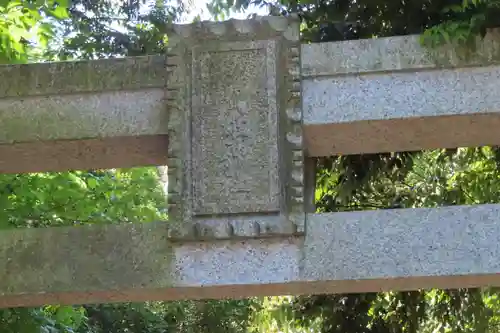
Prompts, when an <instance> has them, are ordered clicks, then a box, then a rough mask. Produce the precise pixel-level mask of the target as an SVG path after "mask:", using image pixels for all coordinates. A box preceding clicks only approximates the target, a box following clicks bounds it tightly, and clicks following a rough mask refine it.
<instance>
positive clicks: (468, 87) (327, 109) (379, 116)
mask: <svg viewBox="0 0 500 333" xmlns="http://www.w3.org/2000/svg"><path fill="white" fill-rule="evenodd" d="M499 82H500V67H499V66H494V67H472V68H461V69H446V70H440V71H421V72H394V73H390V74H389V73H380V74H373V75H353V76H343V77H341V76H338V77H322V78H314V79H309V80H305V81H303V83H302V86H303V98H304V123H305V124H308V125H309V124H310V125H313V124H327V123H344V122H354V121H362V120H388V119H401V118H412V117H431V116H447V115H471V114H482V113H490V112H499V111H500V109H499V106H500V84H499Z"/></svg>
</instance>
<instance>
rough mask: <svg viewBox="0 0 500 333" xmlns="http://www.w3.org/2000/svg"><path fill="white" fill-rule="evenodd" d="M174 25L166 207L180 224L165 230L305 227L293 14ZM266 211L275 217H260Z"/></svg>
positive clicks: (255, 232) (242, 231)
mask: <svg viewBox="0 0 500 333" xmlns="http://www.w3.org/2000/svg"><path fill="white" fill-rule="evenodd" d="M172 30H173V31H172V33H170V34H169V38H170V37H171V39H170V44H169V47H170V49H169V51H168V53H167V71H168V73H169V75H168V76H167V108H168V109H169V111H170V115H169V126H168V128H169V132H168V135H169V152H168V153H169V154H168V159H169V162H170V163H169V168H168V174H169V183H168V192H169V204H168V208H169V217H171V219H173V220H174V221H175V223H176V224H177V226H176V229H178V230H173V232H172V238H180V239H186V238H192V239H193V238H194V239H197V238H198V237H199V236H200V234H201V235H202V236H203V237H205V238H210V237H215V238H221V237H222V238H230V237H232V236H239V237H244V236H247V237H255V236H260V235H262V234H267V233H270V232H272V233H283V234H286V235H290V234H294V233H296V231H298V230H300V231H302V230H303V225H304V220H305V214H304V210H303V202H304V189H303V178H304V177H303V161H304V155H303V146H302V142H303V141H302V108H301V89H300V79H301V76H300V41H299V22H298V20H297V19H296V18H295V17H262V18H257V19H254V20H244V21H242V20H229V21H226V22H201V23H193V24H190V25H175V26H173V29H172ZM240 215H243V218H242V217H241V216H240ZM263 215H280V217H281V218H279V219H275V222H274V223H273V225H272V226H271V225H269V224H266V225H260V224H259V223H260V220H261V217H262V216H263ZM245 224H247V225H245ZM280 224H281V225H282V226H280Z"/></svg>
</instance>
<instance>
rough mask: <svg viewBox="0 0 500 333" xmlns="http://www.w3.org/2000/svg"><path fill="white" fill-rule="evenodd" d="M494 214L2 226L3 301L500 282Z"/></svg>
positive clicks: (465, 209)
mask: <svg viewBox="0 0 500 333" xmlns="http://www.w3.org/2000/svg"><path fill="white" fill-rule="evenodd" d="M498 216H500V205H477V206H455V207H443V208H437V209H397V210H379V211H361V212H347V213H326V214H309V216H308V223H307V231H306V234H305V236H298V237H289V238H284V237H275V238H267V239H245V240H239V241H238V240H212V241H206V242H188V243H183V242H172V243H170V242H169V240H168V239H167V236H166V227H167V226H166V225H164V224H161V223H159V224H145V225H139V226H137V225H130V224H127V225H116V226H108V227H99V226H94V227H92V228H86V227H74V228H54V229H42V230H40V229H38V230H33V229H31V230H30V229H21V230H15V231H6V232H2V233H0V268H1V270H0V278H1V280H0V281H2V282H1V283H0V307H10V306H30V305H31V306H36V305H42V304H48V303H59V304H60V303H62V304H81V303H95V302H110V301H117V302H124V301H146V300H181V299H200V298H227V297H235V298H236V297H250V296H261V295H291V294H293V295H302V294H323V293H358V292H378V291H384V290H394V291H398V290H417V289H422V288H468V287H481V286H500V274H499V273H500V263H499V262H498V260H497V258H498V257H499V256H500V242H498V239H499V238H500V224H499V223H498ZM267 218H268V217H261V219H262V221H265V220H266V219H267ZM34 272H36V273H37V274H34Z"/></svg>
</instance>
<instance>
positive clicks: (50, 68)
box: [0, 21, 500, 172]
mask: <svg viewBox="0 0 500 333" xmlns="http://www.w3.org/2000/svg"><path fill="white" fill-rule="evenodd" d="M243 22H245V21H243ZM242 27H243V28H244V24H243V25H242ZM240 28H241V27H240ZM300 58H301V66H300V67H301V69H300V71H301V72H302V74H301V75H302V81H301V85H302V108H303V137H304V146H305V149H306V151H307V152H308V154H309V156H328V155H334V154H357V153H375V152H385V151H402V150H420V149H431V148H439V147H446V148H452V147H459V146H479V145H498V144H500V132H499V131H497V128H498V127H499V125H500V116H499V111H500V110H498V105H500V97H499V96H500V82H499V79H498V78H499V76H500V62H499V60H500V33H499V32H498V31H496V30H494V31H491V32H490V33H489V34H488V35H487V37H486V40H483V41H479V40H478V42H477V47H476V50H475V51H474V52H473V51H466V50H463V49H457V48H454V47H451V46H443V47H440V48H438V49H429V48H425V47H422V46H421V45H420V42H419V37H418V36H400V37H388V38H379V39H371V40H356V41H345V42H335V43H317V44H303V45H302V46H301V57H300ZM166 64H167V62H166V61H165V58H164V57H163V56H147V57H134V58H124V59H108V60H92V61H77V62H60V63H42V64H30V65H2V66H0V76H2V77H9V78H10V79H9V80H4V81H3V82H2V83H0V151H1V152H2V153H1V154H0V172H30V171H63V170H67V169H86V168H89V167H92V165H94V161H97V160H105V159H106V152H105V150H103V148H102V147H104V146H110V147H111V148H110V150H111V151H112V152H114V153H112V154H115V155H116V156H117V158H113V159H110V162H109V163H108V162H106V163H101V164H102V166H101V165H100V164H98V163H97V164H96V165H95V167H119V166H120V164H118V161H125V160H126V161H127V163H125V166H139V165H154V164H165V163H166V158H167V156H166V155H167V154H166V147H167V141H166V137H165V135H168V128H169V127H168V123H169V119H168V118H169V116H170V114H171V110H169V109H168V108H167V107H166V100H167V98H166V90H168V89H166V80H167V70H166ZM279 75H282V74H279ZM167 88H168V87H167ZM146 136H150V137H149V138H144V137H146ZM156 136H161V137H156ZM126 137H133V139H130V140H132V141H133V142H134V143H132V146H131V147H132V149H129V150H127V151H129V152H130V153H129V154H127V153H126V152H118V150H119V149H118V148H113V147H114V143H113V142H115V143H116V142H118V141H117V140H119V139H115V140H114V141H113V140H112V138H126ZM155 137H156V138H155ZM80 140H90V141H86V142H84V143H82V142H78V141H80ZM56 141H57V142H56ZM151 141H153V142H156V143H155V144H151V143H150V142H151ZM124 142H126V140H125V141H124ZM158 142H161V144H158ZM9 144H10V146H9ZM41 151H43V152H44V154H43V156H39V158H38V157H37V159H36V160H37V163H31V162H30V161H29V160H30V158H28V157H29V156H32V157H34V156H38V155H41V154H39V153H38V152H41ZM138 151H140V152H141V153H137V152H138ZM68 152H69V155H70V156H71V157H70V158H69V159H67V160H66V158H65V157H66V156H68ZM37 154H38V155H37ZM112 154H110V155H108V157H109V156H111V155H112ZM44 156H45V157H44ZM32 159H33V158H31V160H32ZM54 159H57V160H60V162H58V163H53V162H51V161H53V160H54ZM112 161H117V162H116V163H113V162H112ZM120 163H121V162H120Z"/></svg>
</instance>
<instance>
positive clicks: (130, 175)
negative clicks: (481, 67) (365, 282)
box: [0, 0, 500, 333]
mask: <svg viewBox="0 0 500 333" xmlns="http://www.w3.org/2000/svg"><path fill="white" fill-rule="evenodd" d="M499 4H500V1H499V0H489V1H484V0H465V1H464V0H460V1H457V0H407V1H404V0H393V1H382V0H357V1H354V0H333V1H331V0H317V1H313V0H298V1H281V2H278V1H264V0H255V1H248V0H243V1H237V2H232V1H229V0H214V1H213V2H212V3H211V6H210V8H211V10H212V14H213V15H214V16H217V15H221V14H223V13H227V11H228V10H229V9H232V10H240V9H245V8H248V6H249V5H254V6H264V7H265V8H267V9H268V10H269V12H270V13H273V14H280V15H287V14H288V13H290V12H292V11H293V12H297V13H299V15H300V16H301V18H302V20H303V30H302V33H303V39H304V42H310V41H312V42H320V41H339V40H345V39H356V38H372V37H380V36H391V35H403V34H414V33H417V34H423V35H424V36H426V37H427V38H428V40H430V41H431V42H442V41H447V40H451V39H454V40H458V41H460V42H464V43H467V41H469V40H470V38H472V37H473V36H477V35H482V34H484V33H485V32H486V30H487V28H490V27H494V26H498V25H499V21H498V20H499V19H498V18H499V17H500V16H499V15H498V14H499V8H500V6H499ZM185 10H186V7H185V4H184V3H182V2H180V1H179V2H177V1H148V2H144V1H138V0H133V1H127V2H117V1H112V0H73V1H71V3H70V2H66V1H62V0H59V1H49V0H46V1H38V0H29V1H21V0H19V1H12V0H11V1H7V0H0V62H1V63H15V62H28V61H46V60H65V59H75V58H87V59H94V58H103V57H118V56H136V55H145V54H161V53H162V52H163V50H164V47H165V45H166V43H167V38H166V36H165V30H164V26H165V23H166V22H169V21H172V20H176V19H178V18H179V17H181V15H183V14H184V13H185ZM499 163H500V150H499V149H498V148H496V147H481V148H460V149H449V150H434V151H425V152H397V153H387V154H367V155H359V156H343V157H331V158H322V159H318V160H317V165H318V168H317V172H318V191H317V203H318V210H320V211H341V210H359V209H380V208H394V207H436V206H440V205H455V204H478V203H493V202H499V201H500V200H499V199H500V198H499V196H500V191H499V190H500V174H499V171H498V169H499V168H498V166H499ZM163 202H164V196H163V192H162V188H161V186H160V185H159V183H158V175H157V172H156V169H155V168H134V169H119V170H90V171H72V172H62V173H51V174H29V175H0V228H2V229H6V228H34V227H38V228H41V227H47V226H56V225H75V224H85V223H115V222H117V221H120V222H121V223H131V222H144V223H146V222H147V221H152V220H155V219H159V218H165V211H164V210H163ZM499 296H500V293H499V291H498V290H496V289H483V290H480V289H463V290H448V291H447V290H431V291H414V292H405V293H396V292H393V293H373V294H356V295H352V294H351V295H334V296H329V295H323V296H310V297H282V298H268V299H260V298H255V299H249V300H238V301H184V302H169V303H165V302H154V303H144V304H128V303H126V304H104V305H95V306H93V305H88V306H74V307H69V306H61V307H59V306H47V307H42V308H26V309H4V310H0V332H16V333H31V332H51V333H53V332H79V333H101V332H102V333H104V332H106V333H107V332H110V333H118V332H137V333H139V332H141V333H142V332H146V333H147V332H151V333H153V332H154V333H160V332H205V331H222V332H234V333H237V332H246V331H259V332H260V331H266V332H278V331H280V332H283V331H288V332H305V331H314V332H325V333H327V332H328V333H330V332H332V333H333V332H339V333H340V332H342V333H351V332H352V333H354V332H356V333H358V332H373V333H375V332H384V333H387V332H410V333H411V332H422V333H427V332H496V331H498V329H499V327H498V325H499V323H500V301H499Z"/></svg>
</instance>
